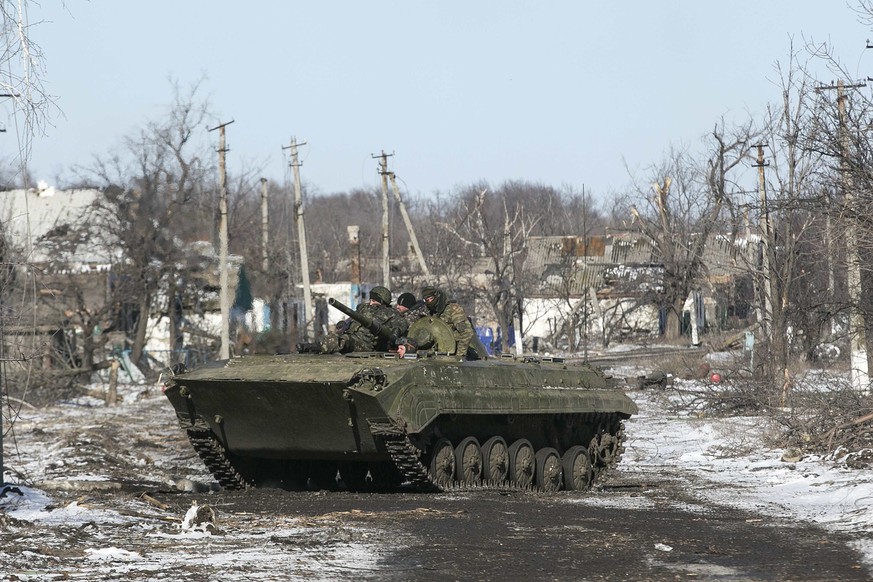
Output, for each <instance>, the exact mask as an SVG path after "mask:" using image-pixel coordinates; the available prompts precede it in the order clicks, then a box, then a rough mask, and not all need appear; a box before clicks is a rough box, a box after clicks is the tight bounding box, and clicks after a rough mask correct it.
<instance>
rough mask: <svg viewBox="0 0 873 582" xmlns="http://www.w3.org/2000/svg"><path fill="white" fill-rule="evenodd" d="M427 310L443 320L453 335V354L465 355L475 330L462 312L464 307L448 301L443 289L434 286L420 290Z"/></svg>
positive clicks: (464, 356) (463, 356)
mask: <svg viewBox="0 0 873 582" xmlns="http://www.w3.org/2000/svg"><path fill="white" fill-rule="evenodd" d="M421 294H422V297H423V298H424V301H425V304H426V305H427V309H428V311H429V312H430V313H431V314H432V315H434V316H436V317H439V318H440V319H441V320H443V321H444V322H445V323H446V324H447V325H448V326H449V328H450V329H451V330H452V334H453V335H454V336H455V342H456V347H455V354H456V355H458V356H461V357H462V358H466V357H467V349H468V348H469V347H470V343H471V342H472V341H473V336H474V335H475V333H476V332H475V331H474V330H473V324H471V323H470V319H469V318H468V317H467V314H466V313H465V312H464V308H463V307H461V306H460V305H458V303H457V302H455V301H450V300H449V299H448V298H447V297H446V294H445V292H444V291H442V290H440V289H436V288H434V287H425V288H424V289H423V290H422V292H421Z"/></svg>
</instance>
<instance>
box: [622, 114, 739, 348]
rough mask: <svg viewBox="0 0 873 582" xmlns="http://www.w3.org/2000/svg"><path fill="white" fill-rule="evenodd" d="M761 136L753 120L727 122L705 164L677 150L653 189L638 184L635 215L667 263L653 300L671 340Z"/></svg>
mask: <svg viewBox="0 0 873 582" xmlns="http://www.w3.org/2000/svg"><path fill="white" fill-rule="evenodd" d="M755 135H756V132H755V130H754V129H753V127H752V123H751V122H749V123H747V124H746V125H744V126H740V127H736V128H727V127H726V126H725V123H724V122H722V123H720V124H719V125H716V126H715V128H714V129H713V131H712V132H711V133H710V134H709V135H708V154H707V155H706V158H705V159H704V160H703V161H697V160H694V159H693V158H692V157H691V156H690V155H689V154H688V153H687V152H685V151H681V150H673V151H672V152H671V153H670V155H669V156H668V158H667V159H666V161H665V162H664V163H663V164H661V165H660V166H658V167H655V168H653V169H652V171H651V172H650V180H651V182H654V185H653V186H652V187H651V189H650V187H647V186H643V185H637V186H636V189H635V190H636V192H635V194H636V196H635V201H636V202H637V203H639V206H637V205H633V206H631V208H630V212H631V214H632V215H633V216H634V217H635V218H636V220H637V221H638V222H637V224H638V225H639V228H640V230H641V231H642V233H643V234H644V235H645V236H646V237H648V238H649V239H650V240H651V243H652V245H653V247H654V249H655V253H656V256H657V257H658V260H659V261H660V263H661V267H662V270H663V272H662V280H661V289H660V291H659V292H658V293H657V295H656V297H654V298H653V299H654V300H655V301H657V302H658V304H659V306H660V308H661V309H662V311H663V312H664V313H665V314H666V324H665V327H664V334H665V337H667V338H668V339H677V338H678V337H679V334H680V318H681V314H682V308H683V305H684V303H685V301H686V299H687V298H688V296H689V293H690V292H691V291H692V290H693V289H695V288H696V287H697V286H698V285H699V284H700V283H701V278H702V276H703V275H704V273H705V269H706V265H705V264H704V261H703V259H704V250H705V249H706V245H707V243H708V241H709V240H710V237H711V235H713V234H715V233H717V232H720V231H722V230H723V228H724V227H723V226H722V225H721V224H720V222H719V218H720V217H722V216H723V215H725V213H726V211H727V210H729V209H730V208H732V207H733V205H734V195H735V193H736V192H737V191H739V190H741V188H740V187H739V185H737V184H735V183H734V182H733V179H734V178H733V175H734V174H738V173H739V171H740V170H741V168H742V166H741V164H742V162H743V161H744V160H745V159H746V158H747V157H748V155H749V148H750V144H751V143H752V142H753V140H754V138H755ZM652 189H653V191H652Z"/></svg>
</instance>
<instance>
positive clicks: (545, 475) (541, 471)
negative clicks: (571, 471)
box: [536, 447, 564, 492]
mask: <svg viewBox="0 0 873 582" xmlns="http://www.w3.org/2000/svg"><path fill="white" fill-rule="evenodd" d="M536 459H537V473H536V483H537V487H539V488H540V489H542V490H543V491H547V492H554V491H558V490H560V489H561V486H562V485H563V484H564V483H563V479H564V474H563V471H562V470H561V457H560V456H559V455H558V451H556V450H555V449H553V448H551V447H545V448H542V449H540V450H538V451H537V457H536Z"/></svg>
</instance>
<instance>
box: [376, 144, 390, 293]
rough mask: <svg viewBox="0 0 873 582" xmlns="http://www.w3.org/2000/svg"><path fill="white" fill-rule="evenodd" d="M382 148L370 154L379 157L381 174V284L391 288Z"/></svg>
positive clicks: (385, 160)
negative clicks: (376, 154)
mask: <svg viewBox="0 0 873 582" xmlns="http://www.w3.org/2000/svg"><path fill="white" fill-rule="evenodd" d="M393 155H394V154H386V153H385V150H382V154H381V155H378V156H375V155H374V156H372V157H373V158H374V159H379V160H380V161H379V175H380V176H382V285H384V286H385V287H387V288H389V289H390V288H391V264H390V261H389V258H388V156H393Z"/></svg>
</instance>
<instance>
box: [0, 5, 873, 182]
mask: <svg viewBox="0 0 873 582" xmlns="http://www.w3.org/2000/svg"><path fill="white" fill-rule="evenodd" d="M41 4H42V6H36V5H31V7H30V15H29V16H30V22H31V24H32V25H33V28H32V31H31V35H32V38H33V40H35V41H36V42H37V43H38V44H39V45H40V46H41V48H42V50H43V52H44V53H45V59H46V71H45V80H46V87H47V89H48V91H49V92H50V93H51V94H54V95H56V96H57V97H58V104H59V106H60V108H61V109H62V111H63V115H62V116H60V115H57V116H55V117H54V119H53V124H54V127H49V128H48V136H47V137H41V138H37V139H36V140H35V141H34V145H33V156H32V162H31V171H32V174H33V176H34V178H36V179H45V180H48V181H49V182H50V183H52V182H54V179H55V177H58V176H60V177H62V178H69V177H71V176H72V174H71V172H70V170H69V168H70V167H72V166H73V165H75V164H86V165H87V164H89V163H90V162H91V160H92V157H93V155H94V154H99V155H105V154H106V153H107V152H110V151H112V150H113V149H116V148H118V147H119V145H120V143H121V139H122V137H123V136H126V135H130V134H131V133H133V132H135V131H136V130H137V128H139V127H140V126H142V124H143V123H144V122H145V121H146V120H149V119H154V118H155V116H156V115H157V114H158V113H159V112H161V111H163V110H164V108H165V107H166V106H167V104H168V103H169V102H170V101H171V98H172V91H171V87H170V83H169V81H168V79H169V78H174V79H177V80H178V81H180V83H181V84H182V85H183V86H184V85H188V84H190V83H193V82H195V81H196V80H198V79H200V78H201V77H202V78H204V79H205V80H204V82H203V89H204V91H203V96H204V97H208V98H209V100H210V102H211V104H212V107H213V109H214V110H215V112H216V116H215V119H213V120H212V121H213V122H214V123H215V124H217V123H218V121H228V120H230V119H233V120H235V123H234V124H233V125H231V126H229V127H228V133H227V140H228V145H229V146H230V148H231V151H230V152H229V154H228V167H229V170H230V172H234V171H238V170H239V169H241V168H242V167H243V166H244V165H248V166H252V165H258V166H260V165H263V167H264V171H263V174H264V175H265V176H267V177H269V178H272V179H274V180H277V181H284V180H286V179H287V176H288V175H289V172H288V171H287V158H286V153H285V152H284V151H283V150H282V146H283V145H287V144H288V143H289V141H290V138H291V136H296V137H297V138H298V140H300V141H306V142H307V143H308V145H306V146H304V147H303V148H301V159H302V160H303V162H304V165H303V167H302V168H301V176H302V178H303V180H304V181H305V182H306V183H307V184H308V186H309V187H310V188H314V189H315V190H316V191H319V192H323V193H330V192H338V191H348V190H351V189H353V188H357V187H362V186H374V185H376V184H378V176H377V164H376V161H375V160H373V159H372V158H371V155H372V154H378V153H379V152H380V151H381V150H385V151H387V152H389V153H390V152H394V153H395V156H394V157H393V158H392V159H391V168H392V169H393V170H394V171H395V172H396V173H397V176H398V178H399V179H400V180H402V184H403V186H404V187H405V189H406V190H408V192H410V193H411V194H413V195H415V194H430V193H432V192H434V191H437V190H439V191H442V192H447V191H450V190H452V189H453V188H455V187H457V186H462V185H467V184H470V183H472V182H474V181H478V180H480V179H484V180H487V181H489V182H491V183H492V184H498V183H500V182H502V181H504V180H508V179H524V180H530V181H536V182H543V183H546V184H550V185H553V186H556V187H560V186H562V185H569V186H572V187H573V188H575V189H577V190H581V189H582V187H583V186H584V187H585V188H586V190H587V191H588V192H589V193H594V194H595V195H604V194H607V193H608V192H610V191H611V190H621V189H622V188H623V187H624V186H626V185H627V184H628V182H629V178H628V173H627V170H626V168H625V162H626V164H627V165H628V166H629V167H630V168H631V169H632V171H633V172H635V173H636V174H638V175H641V174H644V173H645V170H646V168H648V167H649V166H650V165H651V164H653V163H656V162H658V161H660V159H661V158H662V157H663V155H664V152H665V151H666V150H667V149H668V148H669V146H670V145H671V144H673V145H680V146H681V145H689V146H691V147H692V148H693V147H695V146H697V144H699V143H700V137H701V136H702V135H703V134H705V133H706V132H707V131H709V130H711V129H712V127H713V126H714V124H715V123H716V122H717V121H718V120H719V119H720V118H721V117H722V116H725V117H727V118H728V119H730V118H732V117H743V116H745V114H746V112H747V111H751V112H755V113H757V112H760V111H761V110H762V109H763V108H764V106H765V104H766V103H767V102H776V101H778V100H779V90H778V87H777V86H776V85H774V80H776V78H777V77H776V75H775V73H774V69H773V66H774V63H775V62H776V61H777V60H780V61H783V62H785V61H786V60H787V55H788V50H789V40H790V37H791V36H793V37H794V39H795V44H796V45H800V44H803V41H804V39H813V40H815V41H831V42H832V43H833V44H834V45H835V47H836V50H837V54H838V55H839V56H840V58H841V59H842V60H843V61H844V62H845V63H848V67H849V69H850V70H851V71H852V72H854V71H857V78H864V77H867V76H873V51H866V53H865V49H864V46H865V41H866V39H867V38H868V37H871V36H873V35H871V34H870V30H869V28H868V27H866V26H864V25H862V24H860V23H859V22H858V18H857V15H856V14H855V13H854V12H853V11H852V10H850V8H849V7H848V6H847V4H846V3H845V2H843V1H842V0H766V1H760V0H757V1H752V0H737V1H734V2H711V1H702V0H677V1H666V0H664V1H652V0H645V1H643V0H639V1H630V0H626V1H623V2H622V1H613V2H603V1H601V2H590V1H584V0H566V1H564V0H561V1H550V2H519V1H515V0H499V1H494V0H481V1H472V0H468V1H466V2H459V1H455V0H441V1H439V2H422V1H415V0H404V1H384V0H370V1H368V2H362V1H357V2H352V1H346V2H326V1H324V2H314V1H309V2H299V1H291V0H269V1H268V0H261V1H257V0H253V1H250V2H229V1H226V0H208V1H207V0H187V1H180V0H173V1H167V0H151V1H149V2H134V1H129V0H90V1H88V0H65V1H63V2H62V1H61V0H42V2H41ZM852 5H854V3H853V4H852ZM41 20H43V21H42V22H40V21H41ZM828 75H829V74H828V73H827V72H823V78H822V81H823V82H830V81H831V80H833V79H832V78H831V77H830V76H828ZM868 90H869V89H868ZM6 107H7V111H9V108H8V105H6ZM0 121H2V119H0ZM5 125H6V127H7V128H11V127H14V125H13V123H12V120H11V119H10V118H8V117H7V119H6V121H5ZM210 135H211V136H212V137H214V139H215V140H216V144H217V132H214V133H212V134H210ZM0 143H6V144H7V145H6V146H5V147H4V148H3V155H4V156H6V155H10V152H14V151H16V145H15V136H14V134H13V133H11V132H9V133H6V134H0Z"/></svg>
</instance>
